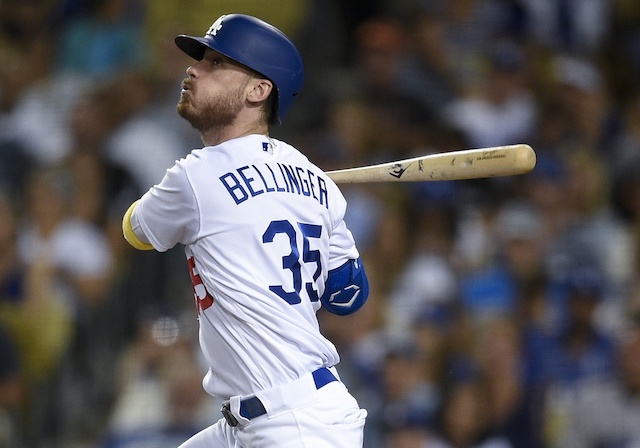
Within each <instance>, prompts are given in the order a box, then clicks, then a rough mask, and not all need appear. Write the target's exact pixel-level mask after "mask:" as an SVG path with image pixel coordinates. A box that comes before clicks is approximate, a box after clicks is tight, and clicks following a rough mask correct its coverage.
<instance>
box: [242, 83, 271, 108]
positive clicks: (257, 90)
mask: <svg viewBox="0 0 640 448" xmlns="http://www.w3.org/2000/svg"><path fill="white" fill-rule="evenodd" d="M249 87H250V89H249V93H248V94H247V100H248V101H249V102H251V103H261V102H264V101H266V100H267V98H269V95H270V94H271V91H272V90H273V83H272V82H271V81H269V80H268V79H265V78H253V79H252V80H251V82H250V83H249Z"/></svg>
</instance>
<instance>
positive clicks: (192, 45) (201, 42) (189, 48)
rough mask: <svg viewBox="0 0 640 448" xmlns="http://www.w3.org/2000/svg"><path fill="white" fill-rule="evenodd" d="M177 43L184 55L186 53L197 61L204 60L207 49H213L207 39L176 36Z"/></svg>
mask: <svg viewBox="0 0 640 448" xmlns="http://www.w3.org/2000/svg"><path fill="white" fill-rule="evenodd" d="M175 43H176V45H177V46H178V48H179V49H180V50H182V51H183V52H184V53H186V54H187V55H188V56H190V57H192V58H193V59H195V60H196V61H200V60H202V58H203V57H204V52H205V50H206V49H207V48H211V47H210V46H209V45H208V42H207V39H206V38H204V37H196V36H187V35H186V34H181V35H179V36H176V38H175Z"/></svg>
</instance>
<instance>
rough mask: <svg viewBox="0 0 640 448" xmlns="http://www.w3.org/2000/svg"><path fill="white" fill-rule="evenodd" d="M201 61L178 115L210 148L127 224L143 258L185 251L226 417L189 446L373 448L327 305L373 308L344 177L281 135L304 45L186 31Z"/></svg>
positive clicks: (210, 384)
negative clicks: (322, 326) (277, 133)
mask: <svg viewBox="0 0 640 448" xmlns="http://www.w3.org/2000/svg"><path fill="white" fill-rule="evenodd" d="M175 41H176V44H177V45H178V47H179V48H180V49H181V50H182V51H184V52H185V53H186V54H187V55H189V56H191V57H192V58H193V59H194V60H195V62H194V63H193V65H191V66H190V67H189V68H188V69H187V75H188V76H187V78H186V79H185V80H184V81H183V83H182V91H181V96H180V100H179V102H178V106H177V110H178V113H179V114H180V115H181V116H182V117H183V118H185V119H186V120H188V121H189V122H190V123H191V125H192V126H193V127H194V128H196V129H197V130H198V131H199V132H200V134H201V137H202V141H203V143H204V145H205V146H204V147H203V148H202V149H197V150H194V151H192V152H191V154H189V155H188V156H187V157H185V158H184V159H181V160H179V161H177V162H176V164H175V165H174V166H173V167H172V168H170V169H169V170H168V171H167V172H166V175H165V176H164V178H163V179H162V181H161V182H160V183H159V184H157V185H155V186H154V187H152V188H151V189H150V190H149V191H148V192H147V193H145V194H144V195H143V196H142V198H140V199H139V200H137V201H136V202H134V203H133V204H132V205H131V207H130V208H129V210H128V211H127V213H126V214H125V216H124V218H123V232H124V236H125V238H126V240H127V241H128V242H129V243H130V244H131V245H132V246H134V247H135V248H137V249H141V250H147V249H155V250H157V251H160V252H163V251H166V250H168V249H170V248H172V247H174V246H175V245H176V244H178V243H181V244H183V245H184V247H185V252H186V258H187V264H188V269H189V274H190V276H191V281H192V283H193V289H194V296H195V304H196V308H197V314H198V319H199V322H200V344H201V348H202V351H203V353H204V357H205V358H206V360H207V362H208V364H209V366H210V368H209V371H208V373H207V374H206V376H205V377H204V380H203V385H204V388H205V390H206V391H207V392H208V393H210V394H211V395H213V396H215V397H218V398H220V399H221V400H223V403H224V405H223V407H222V417H221V418H220V419H219V420H218V421H217V422H216V423H215V424H213V425H212V426H210V427H208V428H206V429H205V430H203V431H202V432H200V433H198V434H197V435H195V436H194V437H192V438H191V439H189V440H188V441H186V442H185V443H184V444H183V445H182V447H185V448H200V447H202V448H205V447H206V448H213V447H244V448H249V447H251V448H253V447H269V448H272V447H292V448H293V447H314V448H319V447H330V448H336V447H349V448H352V447H360V446H362V444H363V430H364V424H365V418H366V415H367V412H366V410H364V409H360V408H359V406H358V403H357V402H356V400H355V398H354V397H353V396H352V395H351V394H350V393H349V392H348V391H347V389H346V387H345V386H344V384H342V383H341V381H340V378H339V376H338V372H337V370H336V368H335V365H336V364H338V361H339V356H338V353H337V352H336V348H335V346H334V345H333V344H332V343H331V342H330V341H328V340H327V339H326V338H325V337H324V336H323V335H322V334H321V332H320V331H319V325H318V321H317V318H316V312H317V311H318V310H319V309H320V307H321V306H323V307H325V308H326V309H327V310H328V311H330V312H332V313H336V314H340V315H343V314H350V313H353V312H355V311H357V310H358V309H359V308H360V307H362V306H363V305H364V303H365V301H366V299H367V296H368V293H369V284H368V280H367V276H366V273H365V270H364V267H363V265H362V262H361V261H360V258H359V253H358V250H357V248H356V246H355V243H354V239H353V236H352V234H351V232H350V231H349V230H348V229H347V226H346V225H345V222H344V220H343V218H344V214H345V209H346V201H345V199H344V197H343V196H342V194H341V192H340V191H339V189H338V188H337V186H336V185H335V183H334V182H332V181H331V180H330V179H329V178H328V177H327V176H326V175H325V174H324V173H323V171H322V170H321V169H320V168H318V167H317V166H315V165H314V164H312V163H311V162H310V161H309V160H308V159H307V158H306V157H305V156H304V155H303V154H302V153H300V152H299V151H298V150H297V149H295V148H293V147H292V146H290V145H288V144H287V143H285V142H282V141H279V140H276V139H274V138H271V137H269V125H271V124H278V123H280V120H281V119H282V118H283V116H284V115H285V113H286V112H287V110H288V109H289V107H290V106H291V104H292V103H293V101H294V99H295V97H296V96H297V95H298V93H299V92H300V89H301V87H302V82H303V72H304V70H303V64H302V60H301V57H300V54H299V53H298V50H297V49H296V48H295V46H294V45H293V44H292V42H291V41H290V40H289V39H288V38H287V37H286V36H285V35H284V34H283V33H282V32H281V31H279V30H278V29H276V28H274V27H273V26H271V25H269V24H267V23H265V22H263V21H261V20H259V19H257V18H255V17H251V16H247V15H242V14H229V15H224V16H222V17H220V18H219V19H218V20H216V21H215V23H214V24H213V25H212V26H211V28H209V30H208V31H207V33H206V34H205V36H204V37H193V36H185V35H180V36H178V37H176V39H175Z"/></svg>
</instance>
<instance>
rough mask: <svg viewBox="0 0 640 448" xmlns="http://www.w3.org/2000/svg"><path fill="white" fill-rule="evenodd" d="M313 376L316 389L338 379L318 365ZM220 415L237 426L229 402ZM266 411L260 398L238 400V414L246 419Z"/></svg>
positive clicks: (258, 415) (223, 406)
mask: <svg viewBox="0 0 640 448" xmlns="http://www.w3.org/2000/svg"><path fill="white" fill-rule="evenodd" d="M311 376H313V382H314V383H315V385H316V389H320V388H322V387H324V386H326V385H327V384H329V383H331V382H332V381H338V379H337V378H336V377H335V375H334V374H333V373H331V371H330V370H329V369H327V368H326V367H320V368H319V369H318V370H314V371H313V372H312V373H311ZM221 412H222V415H223V416H224V418H225V419H226V420H227V423H229V425H230V426H238V419H236V418H235V417H234V416H233V414H231V406H230V405H229V403H225V404H223V405H222V409H221ZM266 413H267V410H266V409H265V407H264V405H263V404H262V402H261V401H260V399H259V398H258V397H256V396H253V397H251V398H246V399H244V400H242V401H240V415H241V416H242V417H244V418H246V419H247V420H251V419H254V418H256V417H260V416H261V415H264V414H266Z"/></svg>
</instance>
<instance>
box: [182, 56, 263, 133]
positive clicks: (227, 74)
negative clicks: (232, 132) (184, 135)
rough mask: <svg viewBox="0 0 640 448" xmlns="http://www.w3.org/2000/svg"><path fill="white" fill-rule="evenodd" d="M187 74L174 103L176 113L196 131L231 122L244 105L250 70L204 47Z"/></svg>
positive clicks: (214, 127) (222, 125)
mask: <svg viewBox="0 0 640 448" xmlns="http://www.w3.org/2000/svg"><path fill="white" fill-rule="evenodd" d="M187 74H188V75H189V77H188V78H187V79H185V80H184V81H183V82H182V91H181V93H180V101H179V102H178V106H177V110H178V113H179V114H180V116H181V117H183V118H184V119H186V120H187V121H188V122H189V123H191V125H192V126H193V127H194V128H196V129H197V130H198V131H200V132H205V131H208V130H211V129H219V128H223V127H226V126H230V125H231V124H233V122H234V120H235V118H236V116H237V115H238V113H239V112H240V111H241V110H242V108H243V107H244V105H245V101H246V96H245V95H246V88H247V85H248V83H249V81H250V80H251V79H252V76H251V74H250V72H249V71H248V70H246V69H245V68H244V67H242V66H240V65H238V64H237V63H235V62H234V61H232V60H231V59H229V58H227V57H225V56H223V55H221V54H220V53H218V52H216V51H213V50H209V49H207V50H206V52H205V54H204V57H203V58H202V60H200V61H198V62H197V63H196V64H194V65H192V66H191V67H189V69H188V70H187Z"/></svg>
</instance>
